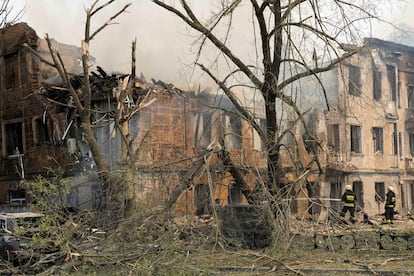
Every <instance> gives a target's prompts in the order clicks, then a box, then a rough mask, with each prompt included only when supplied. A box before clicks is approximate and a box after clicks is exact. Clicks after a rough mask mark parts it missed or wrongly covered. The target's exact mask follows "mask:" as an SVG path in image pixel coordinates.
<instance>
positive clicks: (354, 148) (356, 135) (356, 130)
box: [351, 125, 362, 153]
mask: <svg viewBox="0 0 414 276" xmlns="http://www.w3.org/2000/svg"><path fill="white" fill-rule="evenodd" d="M351 152H353V153H361V152H362V149H361V127H360V126H355V125H351Z"/></svg>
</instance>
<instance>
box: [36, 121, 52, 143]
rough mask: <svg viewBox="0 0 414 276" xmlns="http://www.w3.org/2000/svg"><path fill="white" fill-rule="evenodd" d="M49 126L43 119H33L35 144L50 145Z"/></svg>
mask: <svg viewBox="0 0 414 276" xmlns="http://www.w3.org/2000/svg"><path fill="white" fill-rule="evenodd" d="M49 133H50V131H49V129H48V124H47V122H46V121H44V120H43V118H36V119H33V140H34V143H35V144H44V143H50V141H51V139H50V138H51V137H50V135H49Z"/></svg>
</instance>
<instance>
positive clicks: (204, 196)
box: [195, 184, 211, 216]
mask: <svg viewBox="0 0 414 276" xmlns="http://www.w3.org/2000/svg"><path fill="white" fill-rule="evenodd" d="M210 203H211V198H210V189H209V186H208V184H197V185H195V204H196V206H195V207H196V215H197V216H199V215H203V214H210Z"/></svg>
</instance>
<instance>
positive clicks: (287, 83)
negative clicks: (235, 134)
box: [152, 0, 378, 206]
mask: <svg viewBox="0 0 414 276" xmlns="http://www.w3.org/2000/svg"><path fill="white" fill-rule="evenodd" d="M152 1H153V2H154V3H155V4H156V5H158V6H160V7H162V8H163V9H165V10H167V11H169V12H171V13H172V14H174V15H176V16H177V17H178V18H180V19H182V20H183V21H184V23H185V24H186V25H187V26H189V27H190V29H192V30H194V31H196V32H197V33H198V34H199V35H200V39H199V42H200V44H199V47H198V52H197V57H196V61H195V64H196V67H198V68H200V69H201V70H202V71H204V72H205V73H206V74H207V75H208V76H209V77H211V79H213V80H214V81H215V83H216V84H217V85H218V86H219V87H220V89H221V90H222V91H223V92H224V93H225V94H226V95H227V96H228V98H229V99H230V100H231V101H232V102H233V104H234V106H235V107H236V108H237V110H238V112H239V115H240V116H241V117H242V118H243V119H244V120H246V121H248V122H249V123H250V124H251V126H252V127H253V128H254V129H255V130H256V131H257V133H258V134H259V136H260V138H261V139H262V141H264V143H265V144H266V148H267V161H268V162H267V164H268V165H267V177H266V178H265V179H266V184H265V185H264V188H265V189H266V191H267V192H268V193H267V194H269V195H271V196H270V197H269V200H270V201H271V202H273V203H275V204H274V205H275V206H277V204H278V202H280V199H281V197H282V198H283V197H285V196H286V195H287V190H288V188H287V185H286V184H285V183H284V182H283V181H281V179H282V176H283V175H284V172H283V166H282V160H281V150H282V149H287V150H288V151H289V150H292V149H291V146H290V145H289V144H288V143H286V142H285V141H286V140H287V139H286V138H287V137H288V136H289V135H291V136H290V137H294V128H295V127H298V126H300V127H301V128H303V129H304V132H305V135H306V137H308V139H309V140H316V138H315V137H314V136H313V135H312V132H311V131H310V129H309V127H308V124H307V121H306V118H305V114H306V112H307V110H306V109H303V108H302V106H301V105H300V103H299V102H298V101H297V99H298V98H300V97H301V96H302V94H303V93H305V92H303V91H302V90H301V87H300V85H299V84H300V82H301V81H304V80H306V79H309V78H314V79H315V80H316V81H317V82H318V83H319V84H320V86H321V88H322V89H321V91H322V92H323V93H322V94H321V98H322V100H325V101H326V102H325V104H326V106H327V107H328V109H329V103H328V101H327V95H326V92H325V91H324V88H323V85H322V82H321V80H320V78H319V74H320V73H322V72H325V71H328V70H331V69H332V68H334V67H335V66H337V65H338V64H339V63H340V62H341V61H343V60H344V59H346V58H348V57H350V56H352V55H353V54H355V53H356V52H358V51H360V50H361V48H358V47H354V48H352V49H351V50H348V51H343V50H342V49H343V47H342V46H343V44H342V43H343V42H351V43H355V42H358V40H357V39H358V37H359V32H358V29H360V26H361V24H362V23H364V22H365V20H372V19H378V17H377V15H376V13H375V10H374V6H375V5H373V4H374V3H373V2H370V1H342V0H272V1H270V0H261V1H258V0H249V1H247V0H246V1H242V0H224V1H223V0H220V1H213V2H214V5H213V3H212V4H211V7H212V9H211V11H209V12H211V14H212V16H211V17H208V19H207V20H205V18H206V12H204V13H202V14H197V11H196V10H195V9H193V8H192V6H191V3H190V1H186V0H180V1H167V0H165V1H162V0H152ZM177 2H179V4H178V3H177ZM246 9H249V10H250V11H251V28H250V29H249V30H251V37H252V40H253V43H251V44H247V43H245V46H247V45H251V46H252V47H253V48H252V51H250V52H249V53H251V54H252V55H253V56H255V57H256V61H255V62H251V61H250V60H249V59H248V57H246V56H242V55H240V54H238V53H239V52H240V49H235V48H234V45H237V43H234V41H232V40H231V35H232V33H233V32H235V31H236V30H238V26H237V25H235V24H234V18H235V17H237V16H238V15H239V11H243V10H246ZM246 14H248V13H245V14H244V16H246ZM245 21H246V20H245ZM243 28H246V24H244V25H243ZM240 32H243V33H244V34H245V33H246V29H243V30H239V33H240ZM209 46H212V47H213V48H215V49H216V52H215V53H213V55H211V52H209V51H207V48H208V47H209ZM209 53H210V56H209V60H208V61H206V60H203V57H205V56H208V55H209ZM221 58H222V59H224V63H223V64H225V66H226V69H224V71H225V72H227V73H226V74H225V76H222V75H220V74H218V73H217V72H219V70H218V69H216V68H217V67H219V66H220V63H219V60H220V59H221ZM211 60H213V62H211ZM251 63H252V64H251ZM241 87H243V88H245V89H249V90H248V91H250V94H251V95H252V96H251V98H253V95H255V94H257V92H259V93H258V94H259V95H260V98H261V99H262V100H263V101H264V108H265V115H266V128H265V129H261V128H260V126H259V124H258V123H257V121H256V120H255V119H256V118H255V115H254V114H253V113H252V112H250V111H249V109H247V108H245V106H243V104H242V103H241V102H240V101H239V99H238V97H237V96H236V94H235V92H236V91H237V90H238V89H241ZM286 114H287V115H286ZM287 116H290V117H287ZM288 118H289V120H291V121H292V122H293V124H286V122H285V121H286V120H287V119H288ZM293 144H295V143H293ZM316 144H317V141H316ZM314 154H315V156H314V157H313V158H312V159H311V161H310V162H308V163H306V164H299V163H298V162H297V160H295V159H294V158H295V157H294V156H293V157H292V160H291V162H292V163H293V164H295V165H296V173H297V177H298V179H306V177H304V176H306V174H308V173H309V172H311V171H313V172H316V173H318V172H319V173H323V168H322V166H321V165H320V164H319V159H318V156H317V151H314ZM277 195H278V196H277ZM280 196H281V197H280Z"/></svg>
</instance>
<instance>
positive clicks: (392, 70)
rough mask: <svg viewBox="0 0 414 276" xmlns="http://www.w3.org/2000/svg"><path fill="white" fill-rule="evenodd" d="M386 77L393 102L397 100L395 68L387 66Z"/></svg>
mask: <svg viewBox="0 0 414 276" xmlns="http://www.w3.org/2000/svg"><path fill="white" fill-rule="evenodd" d="M387 77H388V82H389V84H390V87H391V100H392V101H393V102H395V101H396V100H397V80H396V77H395V67H394V66H392V65H387Z"/></svg>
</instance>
